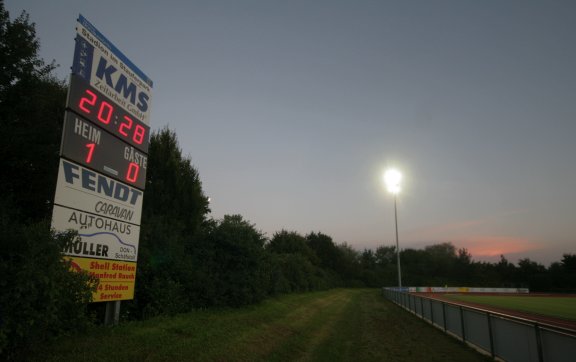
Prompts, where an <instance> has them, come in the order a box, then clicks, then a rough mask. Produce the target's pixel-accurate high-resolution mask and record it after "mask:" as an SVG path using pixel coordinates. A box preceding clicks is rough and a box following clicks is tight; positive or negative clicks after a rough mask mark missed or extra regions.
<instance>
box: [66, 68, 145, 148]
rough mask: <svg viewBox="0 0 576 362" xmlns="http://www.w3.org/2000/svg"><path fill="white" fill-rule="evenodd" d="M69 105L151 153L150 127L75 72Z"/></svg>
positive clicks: (87, 117)
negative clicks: (149, 150) (149, 148)
mask: <svg viewBox="0 0 576 362" xmlns="http://www.w3.org/2000/svg"><path fill="white" fill-rule="evenodd" d="M67 107H68V108H70V109H71V110H73V111H74V112H76V113H78V114H79V115H81V116H82V117H84V118H86V119H87V120H89V121H90V122H92V123H94V124H96V125H98V126H99V127H102V128H103V129H105V130H106V131H108V132H110V133H112V134H113V135H115V136H117V137H118V138H120V139H122V140H124V141H125V142H127V143H129V144H130V145H132V146H134V147H136V148H138V149H139V150H141V151H143V152H144V153H148V145H149V138H150V127H148V126H147V125H145V124H144V123H143V122H142V121H140V120H138V119H136V118H134V117H133V116H132V115H130V113H128V112H126V111H125V110H124V108H122V107H120V106H118V105H117V104H116V103H115V102H114V101H112V100H110V99H109V98H108V97H106V96H105V95H104V94H102V93H101V92H99V91H98V90H96V89H94V88H93V87H92V86H91V85H90V84H89V83H88V82H86V81H85V80H84V79H82V78H81V77H80V76H78V75H76V74H72V76H71V78H70V91H69V92H68V105H67Z"/></svg>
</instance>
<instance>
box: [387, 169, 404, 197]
mask: <svg viewBox="0 0 576 362" xmlns="http://www.w3.org/2000/svg"><path fill="white" fill-rule="evenodd" d="M400 181H402V174H401V173H400V171H398V170H396V169H393V168H392V169H389V170H386V172H385V173H384V183H385V184H386V189H387V190H388V192H390V193H392V194H394V195H396V194H398V193H399V192H400V191H401V190H402V188H401V187H400Z"/></svg>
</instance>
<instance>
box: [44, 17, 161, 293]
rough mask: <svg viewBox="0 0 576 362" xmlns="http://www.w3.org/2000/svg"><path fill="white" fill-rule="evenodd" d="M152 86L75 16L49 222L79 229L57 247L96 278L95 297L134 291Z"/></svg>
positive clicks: (130, 63) (105, 39)
mask: <svg viewBox="0 0 576 362" xmlns="http://www.w3.org/2000/svg"><path fill="white" fill-rule="evenodd" d="M152 86H153V83H152V81H151V80H150V79H149V78H148V77H147V76H146V75H145V74H144V73H143V72H142V71H141V70H140V69H139V68H138V67H136V66H135V65H134V64H133V63H132V62H131V61H130V59H128V58H127V57H126V56H125V55H124V54H123V53H122V52H121V51H120V50H119V49H118V48H116V47H115V46H114V44H113V43H112V42H110V41H109V40H108V39H107V38H106V37H105V36H104V35H103V34H102V33H100V31H98V29H96V27H94V26H93V25H92V24H91V23H90V22H89V21H88V20H87V19H86V18H84V17H83V16H82V15H80V16H79V18H78V23H77V28H76V40H75V49H74V61H73V65H72V74H71V76H70V86H69V88H68V98H67V101H66V111H65V113H64V126H63V131H62V142H61V147H60V157H61V158H60V169H59V173H58V181H57V185H56V194H55V197H54V211H53V214H52V227H53V228H54V229H56V230H57V231H64V230H68V229H73V230H77V231H78V236H79V239H78V240H76V241H75V242H74V243H73V244H72V245H68V246H66V248H65V249H64V250H63V251H62V252H63V254H64V255H65V257H66V258H67V259H69V260H70V261H71V264H72V266H73V267H74V268H75V269H76V270H84V271H86V272H88V273H89V274H90V275H92V276H94V277H96V278H98V280H99V285H98V288H97V291H96V292H95V293H94V294H93V300H94V301H95V302H101V301H106V302H108V301H119V300H127V299H133V298H134V283H135V275H136V262H137V258H138V243H139V240H138V239H139V234H140V218H141V213H142V199H143V196H144V189H145V187H146V169H147V166H148V148H149V142H150V119H149V116H150V100H151V96H152V95H151V91H152ZM117 270H122V271H128V273H126V272H124V273H117V272H112V271H117Z"/></svg>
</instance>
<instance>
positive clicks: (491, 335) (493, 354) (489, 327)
mask: <svg viewBox="0 0 576 362" xmlns="http://www.w3.org/2000/svg"><path fill="white" fill-rule="evenodd" d="M486 318H488V336H489V337H490V355H491V356H492V358H496V353H495V351H494V335H493V333H492V319H491V318H490V313H488V312H486Z"/></svg>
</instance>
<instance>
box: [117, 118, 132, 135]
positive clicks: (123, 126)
mask: <svg viewBox="0 0 576 362" xmlns="http://www.w3.org/2000/svg"><path fill="white" fill-rule="evenodd" d="M124 119H125V120H126V121H127V122H126V123H124V122H123V123H122V124H121V125H120V128H118V132H120V134H121V135H123V136H124V137H128V132H126V131H125V130H126V129H128V130H129V129H130V128H132V123H133V121H132V119H131V118H130V117H128V116H124Z"/></svg>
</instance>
